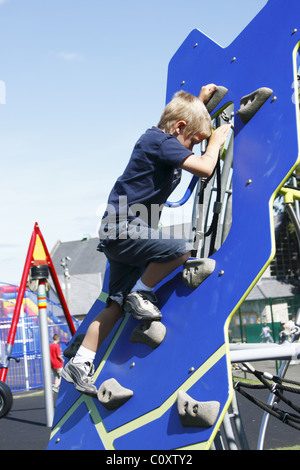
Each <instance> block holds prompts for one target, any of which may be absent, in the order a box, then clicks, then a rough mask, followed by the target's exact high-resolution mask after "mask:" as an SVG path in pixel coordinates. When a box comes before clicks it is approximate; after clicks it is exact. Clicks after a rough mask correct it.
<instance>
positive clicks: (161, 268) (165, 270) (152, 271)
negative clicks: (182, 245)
mask: <svg viewBox="0 0 300 470" xmlns="http://www.w3.org/2000/svg"><path fill="white" fill-rule="evenodd" d="M190 256H191V252H190V251H189V252H187V253H185V254H184V255H182V256H180V257H179V258H176V259H174V260H172V261H167V262H165V263H149V265H148V266H147V268H146V270H145V272H144V274H143V275H142V277H141V280H142V282H143V283H144V284H145V285H146V286H147V287H151V288H154V287H155V286H156V285H157V284H158V283H159V282H160V281H162V280H163V279H164V278H165V277H167V276H168V275H169V274H171V273H172V272H173V271H175V269H177V268H179V266H182V265H183V264H184V263H185V262H186V260H187V259H188V258H189V257H190Z"/></svg>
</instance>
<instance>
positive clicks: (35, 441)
mask: <svg viewBox="0 0 300 470" xmlns="http://www.w3.org/2000/svg"><path fill="white" fill-rule="evenodd" d="M273 363H274V361H267V362H266V363H264V365H263V364H261V368H260V367H259V365H256V368H257V369H259V370H268V371H270V372H274V370H272V365H273ZM265 366H266V367H265ZM299 377H300V365H299V364H297V365H291V366H290V367H289V370H288V375H287V378H290V379H292V380H297V381H299ZM254 393H255V396H257V397H258V398H261V399H263V400H265V401H266V400H267V399H268V397H269V394H268V392H267V391H265V390H256V391H255V392H254ZM55 397H56V395H55V394H54V400H55ZM237 398H238V403H239V407H240V413H241V416H242V420H243V425H244V428H245V432H246V435H247V439H248V443H249V447H250V450H256V446H257V439H258V435H259V430H260V424H261V419H262V416H263V411H262V410H261V409H260V408H258V407H257V406H255V405H254V404H252V403H250V402H249V401H248V400H247V399H246V398H244V397H243V396H241V395H240V394H237ZM291 399H292V400H293V402H294V403H295V404H297V405H298V406H300V396H299V394H298V395H295V394H292V396H291ZM281 407H282V408H284V405H283V404H282V405H281ZM50 433H51V428H48V427H47V426H46V413H45V401H44V395H43V390H38V391H31V392H23V393H22V392H19V393H16V394H14V403H13V406H12V409H11V410H10V412H9V413H8V415H7V416H5V417H4V418H2V419H1V420H0V450H46V448H47V445H48V441H49V437H50ZM299 444H300V431H298V430H296V429H293V428H292V427H290V426H288V425H286V424H284V423H282V422H280V421H279V420H277V419H275V418H273V417H271V418H270V421H269V426H268V431H267V435H266V440H265V447H264V448H265V449H266V450H268V449H277V448H281V447H293V446H297V445H298V446H299Z"/></svg>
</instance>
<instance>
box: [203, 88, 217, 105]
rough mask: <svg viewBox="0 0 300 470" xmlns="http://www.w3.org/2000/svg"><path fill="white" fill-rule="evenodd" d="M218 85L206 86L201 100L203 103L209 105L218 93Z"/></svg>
mask: <svg viewBox="0 0 300 470" xmlns="http://www.w3.org/2000/svg"><path fill="white" fill-rule="evenodd" d="M216 89H217V85H215V84H214V83H210V84H209V85H205V86H203V87H202V88H201V91H200V95H199V99H200V100H201V101H203V103H204V104H205V103H207V101H208V100H209V98H210V97H211V95H212V94H213V93H214V92H215V91H216Z"/></svg>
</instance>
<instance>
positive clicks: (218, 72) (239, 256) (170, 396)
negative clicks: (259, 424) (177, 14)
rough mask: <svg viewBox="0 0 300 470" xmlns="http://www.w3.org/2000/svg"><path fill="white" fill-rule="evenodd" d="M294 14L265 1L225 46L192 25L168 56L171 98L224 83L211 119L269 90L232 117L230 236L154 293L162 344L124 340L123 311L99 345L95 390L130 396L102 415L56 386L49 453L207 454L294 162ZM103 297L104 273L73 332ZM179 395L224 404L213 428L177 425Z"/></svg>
mask: <svg viewBox="0 0 300 470" xmlns="http://www.w3.org/2000/svg"><path fill="white" fill-rule="evenodd" d="M299 18H300V3H299V0H289V2H288V8H287V2H286V1H285V0H269V2H268V3H267V4H266V6H265V7H264V8H263V9H262V10H261V12H260V13H259V14H258V15H257V16H256V17H255V18H254V20H253V21H252V22H251V23H250V24H249V25H248V26H247V28H246V29H245V30H244V31H243V32H242V33H241V34H240V35H239V36H238V37H237V38H236V39H235V41H234V42H233V43H232V44H231V45H229V46H228V47H226V48H222V47H220V46H219V45H217V44H216V43H214V42H213V41H212V40H211V39H209V38H208V37H206V36H205V35H204V34H202V33H201V32H200V31H198V30H194V31H192V32H191V34H190V35H189V36H188V37H187V39H186V40H185V41H184V43H183V44H182V46H181V47H180V48H179V50H178V51H177V52H176V54H175V55H174V57H173V58H172V60H171V61H170V64H169V73H168V83H167V101H169V100H170V99H171V97H172V95H173V93H174V92H176V91H178V90H179V89H184V90H186V91H188V92H190V93H193V94H195V95H199V92H200V89H201V86H202V85H203V84H206V83H212V82H214V83H216V84H218V85H223V86H225V87H226V88H228V93H227V94H226V96H225V97H224V98H223V101H222V102H221V103H220V104H219V105H218V107H217V109H216V110H214V113H215V114H217V113H218V110H220V109H222V108H223V107H226V105H228V103H233V104H234V110H235V112H236V111H237V110H238V109H239V107H240V100H241V98H242V97H243V96H245V95H248V94H249V93H251V92H253V91H255V90H257V89H258V88H260V87H269V88H271V89H272V90H273V94H272V96H271V97H270V98H269V99H268V100H267V101H266V103H265V104H264V105H263V106H262V107H261V108H260V109H259V110H258V111H257V113H256V114H255V115H254V116H253V117H252V119H251V120H250V121H249V122H248V123H247V124H243V123H242V121H241V119H240V118H239V116H238V115H235V119H234V122H235V129H234V158H233V195H232V198H233V199H232V200H233V212H232V226H231V230H230V232H229V235H228V237H227V239H226V241H225V243H224V244H223V245H222V246H221V248H220V249H219V250H218V251H217V252H216V253H215V254H214V255H213V256H212V258H213V259H214V260H215V261H216V268H215V271H214V272H213V274H211V276H210V277H209V278H207V279H206V280H205V282H204V283H203V284H201V285H200V286H199V287H198V288H197V289H196V290H192V289H190V288H188V287H185V286H184V285H183V283H182V280H181V270H180V269H179V270H178V271H176V272H175V273H173V274H172V275H171V276H169V277H168V278H167V279H166V280H165V281H164V282H163V283H161V284H160V285H159V286H158V288H157V291H156V293H157V297H158V299H159V307H160V309H161V311H162V314H163V323H164V325H165V326H166V329H167V333H166V337H165V340H164V341H163V343H162V344H161V345H160V346H159V347H158V348H157V349H154V350H153V349H151V348H149V347H148V346H146V345H144V344H138V343H131V342H130V335H131V332H132V330H133V329H134V328H135V326H136V325H137V323H138V322H137V321H136V320H134V319H133V318H131V317H130V316H126V317H125V318H124V320H123V321H121V322H120V323H119V324H117V325H116V327H115V329H114V330H113V332H112V333H111V335H110V336H109V338H107V340H106V341H105V342H104V344H102V346H101V348H100V349H99V351H98V353H97V356H96V361H95V365H96V375H95V377H96V386H100V385H101V383H102V382H103V381H105V380H107V379H110V378H112V377H114V378H116V379H117V380H118V382H119V383H120V384H122V385H123V386H124V387H126V388H129V389H131V390H133V392H134V395H133V397H132V398H130V399H129V401H127V402H126V403H125V404H124V405H123V406H122V407H120V408H119V409H117V410H114V411H108V410H106V409H105V408H104V407H103V406H102V405H101V404H100V403H99V402H98V401H97V399H94V398H91V397H88V396H85V395H81V394H79V393H78V392H77V391H76V390H75V388H74V387H73V385H72V384H69V383H66V382H65V381H62V385H61V389H60V392H59V396H58V400H57V404H56V412H55V418H54V423H53V430H52V434H51V439H50V442H49V445H48V449H76V448H77V449H100V450H101V449H107V450H112V449H116V450H121V449H129V450H133V449H151V450H153V449H156V450H159V449H162V450H167V449H205V448H209V447H210V445H211V442H212V440H213V438H214V436H215V434H216V432H217V430H218V428H219V426H220V424H221V422H222V419H223V416H224V414H225V412H226V411H227V409H228V406H229V404H230V400H231V393H232V386H231V368H230V359H229V346H228V338H227V329H228V324H229V321H230V318H231V316H232V314H233V313H234V312H235V311H236V309H237V308H238V306H239V305H240V303H241V302H242V301H243V299H244V298H245V297H246V296H247V295H248V293H249V291H250V290H251V288H252V287H253V285H254V284H255V283H256V282H257V280H258V279H259V277H260V276H261V274H262V273H263V271H264V269H265V268H266V267H267V266H268V264H269V263H270V261H271V259H272V258H273V256H274V249H275V247H274V237H273V221H272V204H273V200H274V197H275V195H276V193H277V192H278V190H279V189H280V187H281V186H282V184H283V182H284V181H285V180H286V179H287V177H288V176H289V175H290V174H291V172H292V170H293V169H294V167H295V166H296V165H297V164H298V163H299V149H298V147H299V146H298V119H299V118H298V112H299V111H298V108H299V105H298V94H297V93H295V90H294V88H293V86H294V84H295V83H296V82H297V70H298V56H299V52H298V49H299V41H300V24H299V25H298V24H297V22H298V23H299ZM295 21H296V23H295ZM297 27H299V28H298V29H299V31H297ZM249 180H251V184H249ZM247 182H248V183H247ZM221 271H222V272H223V275H220V272H221ZM106 293H107V275H106V279H105V283H104V287H103V292H102V293H101V295H100V298H99V299H98V300H97V301H96V302H95V304H94V306H93V307H92V309H91V311H90V312H89V314H88V315H87V318H86V319H85V321H84V322H83V324H82V325H81V327H80V329H79V330H78V334H79V333H84V332H85V331H86V330H87V328H88V325H89V324H90V322H91V321H92V320H93V318H94V317H95V315H96V314H97V313H98V312H99V311H100V310H101V309H102V308H103V307H104V302H105V298H106ZM179 390H183V391H185V392H187V393H188V394H189V395H190V396H191V397H193V399H195V400H198V401H210V400H215V401H218V402H219V403H220V405H221V406H220V413H219V417H218V419H217V422H216V423H215V425H214V426H213V427H211V428H197V427H184V426H182V424H181V421H180V419H179V415H178V412H177V393H178V391H179Z"/></svg>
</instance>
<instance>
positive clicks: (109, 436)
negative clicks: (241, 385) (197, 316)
mask: <svg viewBox="0 0 300 470" xmlns="http://www.w3.org/2000/svg"><path fill="white" fill-rule="evenodd" d="M225 353H226V349H225V345H223V346H222V347H221V348H219V349H218V350H217V351H216V352H215V353H214V354H213V355H212V356H211V357H210V358H209V359H208V360H207V361H206V362H205V363H204V364H202V366H200V367H199V368H198V369H197V370H196V371H195V372H194V373H193V375H192V376H191V377H189V378H188V379H187V380H186V381H185V382H184V383H183V384H182V385H181V386H180V387H179V388H178V389H177V390H175V392H174V393H172V395H171V396H170V397H169V398H168V399H167V400H166V401H165V402H164V403H163V404H162V405H161V406H159V407H158V408H156V409H155V410H152V411H150V412H149V413H147V414H145V415H143V416H140V417H138V418H136V419H134V420H132V421H130V422H129V423H126V424H124V425H123V426H120V427H119V428H117V429H114V430H112V431H110V432H108V433H107V431H106V429H105V427H104V425H103V423H102V424H101V425H100V422H101V421H102V420H101V416H100V414H99V412H98V410H97V408H96V407H94V408H93V410H92V412H91V417H92V419H93V421H94V423H95V424H96V428H97V431H98V433H99V436H100V438H101V441H102V442H103V445H104V447H105V448H106V449H107V450H114V445H113V442H114V441H115V439H118V438H119V437H121V436H124V435H126V434H128V433H130V432H132V431H134V430H136V429H138V428H140V427H142V426H145V425H146V424H149V423H150V422H152V421H155V420H157V419H159V418H160V417H161V416H163V415H164V414H165V413H166V411H167V410H168V409H169V408H171V406H173V404H174V403H175V402H176V400H177V394H178V391H179V390H183V391H185V392H186V391H188V390H189V389H190V388H191V387H192V386H193V385H194V384H195V383H196V382H198V380H199V379H200V378H201V377H202V376H203V375H204V374H205V373H206V372H207V371H208V370H210V369H211V368H212V367H213V366H214V365H215V364H216V363H217V362H218V361H219V360H220V359H221V358H222V357H223V356H224V354H225ZM228 406H229V403H228ZM226 411H227V410H226ZM223 414H224V412H223ZM218 421H220V420H218ZM208 442H210V441H208ZM199 446H200V447H202V448H204V447H205V446H209V443H200V444H199Z"/></svg>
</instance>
